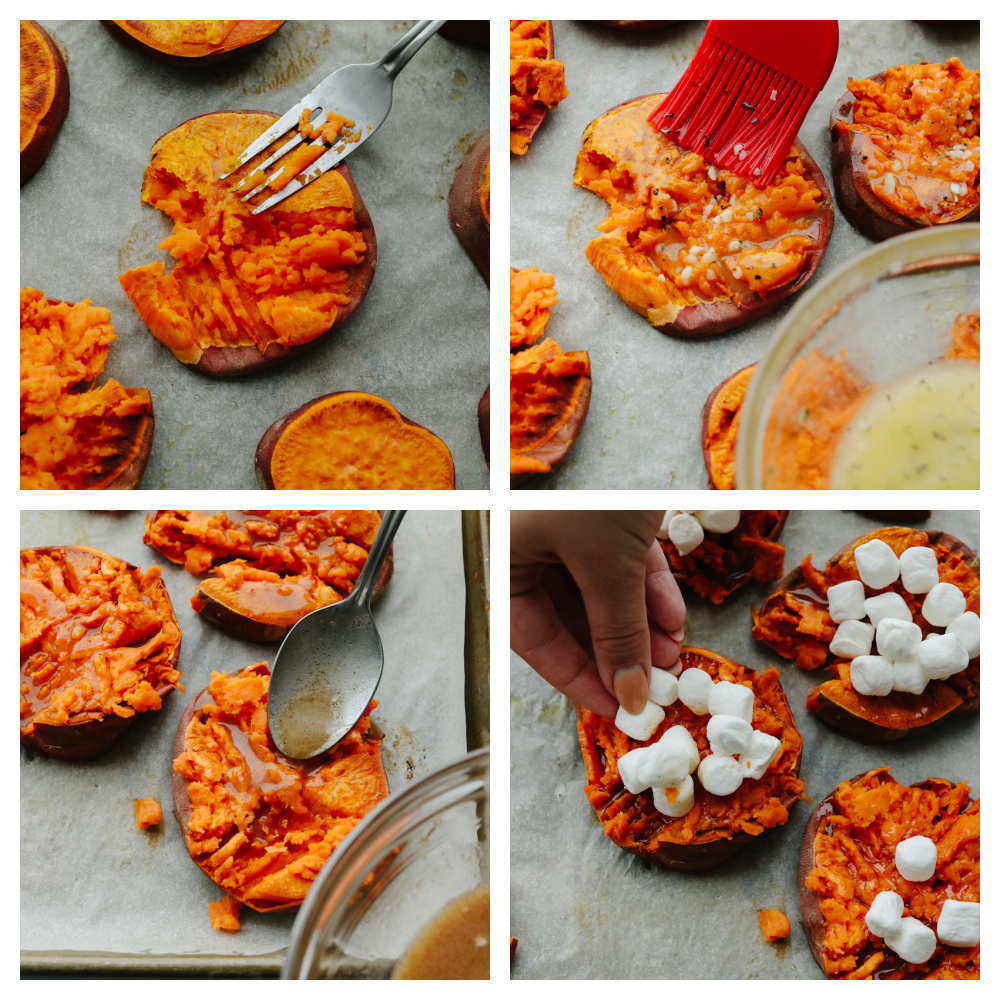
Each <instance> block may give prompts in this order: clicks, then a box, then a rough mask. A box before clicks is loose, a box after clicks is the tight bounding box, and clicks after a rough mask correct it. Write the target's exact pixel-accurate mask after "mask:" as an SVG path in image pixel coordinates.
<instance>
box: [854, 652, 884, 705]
mask: <svg viewBox="0 0 1000 1000" xmlns="http://www.w3.org/2000/svg"><path fill="white" fill-rule="evenodd" d="M892 681H893V673H892V660H887V659H886V658H885V657H884V656H856V657H855V658H854V659H853V660H851V687H853V688H854V690H855V691H857V692H858V694H867V695H878V696H879V697H881V696H883V695H887V694H888V693H889V692H890V691H891V690H892Z"/></svg>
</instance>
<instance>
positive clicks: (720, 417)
mask: <svg viewBox="0 0 1000 1000" xmlns="http://www.w3.org/2000/svg"><path fill="white" fill-rule="evenodd" d="M756 370H757V363H756V362H754V364H752V365H747V366H746V368H741V369H740V370H739V371H738V372H736V373H735V374H734V375H730V376H729V378H727V379H726V380H725V381H724V382H721V383H720V384H719V385H717V386H716V387H715V388H714V389H713V390H712V392H711V393H710V395H709V397H708V399H706V400H705V405H704V406H703V407H702V409H701V453H702V456H703V457H704V459H705V471H706V472H707V473H708V488H709V489H710V490H733V489H736V434H737V432H738V431H739V426H740V411H741V410H742V408H743V399H744V397H745V396H746V393H747V386H749V385H750V379H751V378H753V373H754V372H755V371H756Z"/></svg>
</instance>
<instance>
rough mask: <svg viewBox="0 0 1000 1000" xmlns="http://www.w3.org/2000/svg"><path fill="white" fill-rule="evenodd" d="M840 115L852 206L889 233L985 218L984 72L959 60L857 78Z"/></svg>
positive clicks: (839, 178)
mask: <svg viewBox="0 0 1000 1000" xmlns="http://www.w3.org/2000/svg"><path fill="white" fill-rule="evenodd" d="M847 86H848V88H849V89H848V91H847V93H845V94H844V95H843V97H841V98H840V100H839V101H838V102H837V104H836V105H835V107H834V109H833V112H832V114H831V115H830V134H831V137H832V139H833V177H834V187H835V189H836V192H837V201H838V202H839V204H840V207H841V209H842V210H843V212H844V215H846V216H847V218H848V219H849V220H850V222H851V223H852V224H853V225H854V226H855V227H856V228H857V229H859V230H860V231H861V232H862V233H864V234H865V235H866V236H868V237H870V238H871V239H874V240H884V239H888V238H889V237H892V236H898V235H900V234H901V233H905V232H910V231H911V230H914V229H919V228H922V227H925V226H936V225H942V224H945V223H948V222H958V221H964V222H973V221H976V220H978V219H979V71H978V70H968V69H966V68H965V66H963V65H962V63H961V61H960V60H959V59H949V60H948V61H947V62H945V63H918V64H916V65H910V66H905V65H903V66H895V67H890V68H889V69H887V70H885V72H883V73H878V74H876V75H875V76H873V77H871V78H869V79H867V80H866V79H861V80H853V79H849V80H848V81H847Z"/></svg>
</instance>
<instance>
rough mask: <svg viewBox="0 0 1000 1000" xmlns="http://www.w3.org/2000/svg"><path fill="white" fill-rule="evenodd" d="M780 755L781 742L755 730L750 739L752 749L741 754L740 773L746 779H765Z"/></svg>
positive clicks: (774, 737)
mask: <svg viewBox="0 0 1000 1000" xmlns="http://www.w3.org/2000/svg"><path fill="white" fill-rule="evenodd" d="M779 753H781V740H779V739H778V738H777V737H776V736H770V735H769V734H767V733H762V732H761V731H760V730H759V729H755V730H754V731H753V734H752V735H751V737H750V749H749V750H747V752H746V753H743V754H740V758H739V762H738V763H739V765H740V773H741V774H742V775H743V777H744V778H753V779H754V780H755V781H756V780H758V779H760V778H763V777H764V773H765V772H766V771H767V769H768V768H769V767H770V766H771V764H772V763H773V762H774V760H775V758H776V757H777V756H778V754H779Z"/></svg>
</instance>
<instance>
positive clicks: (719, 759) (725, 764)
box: [698, 753, 743, 795]
mask: <svg viewBox="0 0 1000 1000" xmlns="http://www.w3.org/2000/svg"><path fill="white" fill-rule="evenodd" d="M698 780H699V781H700V782H701V784H702V786H703V787H704V789H705V791H706V792H711V793H712V794H713V795H732V793H733V792H735V791H736V789H737V788H739V787H740V784H741V783H742V782H743V768H741V767H740V764H739V761H738V760H737V759H736V758H735V757H726V756H724V755H723V754H719V753H713V754H709V755H708V756H707V757H706V758H705V759H704V760H703V761H702V762H701V763H700V764H699V765H698Z"/></svg>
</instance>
